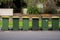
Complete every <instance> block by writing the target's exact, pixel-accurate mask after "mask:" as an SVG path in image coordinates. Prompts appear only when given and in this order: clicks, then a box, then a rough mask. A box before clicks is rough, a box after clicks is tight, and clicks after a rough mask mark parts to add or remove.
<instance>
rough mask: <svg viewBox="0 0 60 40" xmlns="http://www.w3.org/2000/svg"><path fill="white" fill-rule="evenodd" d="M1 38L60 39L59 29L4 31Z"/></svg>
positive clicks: (13, 39) (2, 39)
mask: <svg viewBox="0 0 60 40" xmlns="http://www.w3.org/2000/svg"><path fill="white" fill-rule="evenodd" d="M0 40H60V32H59V31H4V32H0Z"/></svg>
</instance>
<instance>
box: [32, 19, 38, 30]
mask: <svg viewBox="0 0 60 40" xmlns="http://www.w3.org/2000/svg"><path fill="white" fill-rule="evenodd" d="M32 30H39V19H38V18H33V19H32Z"/></svg>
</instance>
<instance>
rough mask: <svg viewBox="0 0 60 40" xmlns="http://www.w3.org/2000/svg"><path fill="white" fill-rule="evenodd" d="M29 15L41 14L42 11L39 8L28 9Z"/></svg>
mask: <svg viewBox="0 0 60 40" xmlns="http://www.w3.org/2000/svg"><path fill="white" fill-rule="evenodd" d="M27 13H29V14H40V10H39V9H38V8H37V7H32V6H30V7H28V10H27Z"/></svg>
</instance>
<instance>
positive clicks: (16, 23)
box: [13, 18, 19, 30]
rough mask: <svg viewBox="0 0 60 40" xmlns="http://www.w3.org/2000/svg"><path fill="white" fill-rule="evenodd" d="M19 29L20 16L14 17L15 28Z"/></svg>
mask: <svg viewBox="0 0 60 40" xmlns="http://www.w3.org/2000/svg"><path fill="white" fill-rule="evenodd" d="M18 29H19V18H13V30H18Z"/></svg>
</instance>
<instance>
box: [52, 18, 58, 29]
mask: <svg viewBox="0 0 60 40" xmlns="http://www.w3.org/2000/svg"><path fill="white" fill-rule="evenodd" d="M52 29H53V30H58V29H59V18H52Z"/></svg>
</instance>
